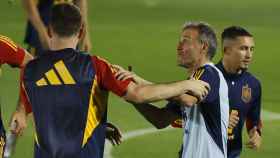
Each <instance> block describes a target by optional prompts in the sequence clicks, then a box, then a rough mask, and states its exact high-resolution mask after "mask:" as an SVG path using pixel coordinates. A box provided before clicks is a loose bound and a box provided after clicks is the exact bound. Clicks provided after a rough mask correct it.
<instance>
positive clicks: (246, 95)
mask: <svg viewBox="0 0 280 158" xmlns="http://www.w3.org/2000/svg"><path fill="white" fill-rule="evenodd" d="M251 98H252V90H251V88H249V86H248V84H246V85H245V86H243V87H242V96H241V99H242V100H243V101H244V102H245V103H249V102H250V101H251Z"/></svg>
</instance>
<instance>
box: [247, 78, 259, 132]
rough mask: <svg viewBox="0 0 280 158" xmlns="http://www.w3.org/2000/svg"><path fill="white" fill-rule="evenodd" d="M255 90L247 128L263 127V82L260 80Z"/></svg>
mask: <svg viewBox="0 0 280 158" xmlns="http://www.w3.org/2000/svg"><path fill="white" fill-rule="evenodd" d="M254 91H255V92H253V93H254V94H253V101H252V103H251V105H250V109H249V111H248V114H247V120H246V126H247V129H251V128H253V127H254V126H257V127H258V128H261V127H260V126H261V118H260V114H261V95H262V92H261V84H260V83H259V82H258V84H257V87H256V88H255V89H254Z"/></svg>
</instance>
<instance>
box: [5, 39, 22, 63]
mask: <svg viewBox="0 0 280 158" xmlns="http://www.w3.org/2000/svg"><path fill="white" fill-rule="evenodd" d="M24 55H25V51H24V49H22V48H20V47H18V46H17V45H16V44H15V43H14V42H13V41H12V40H10V39H9V38H8V37H5V36H1V35H0V64H9V65H12V66H17V67H20V66H21V65H22V62H23V59H24Z"/></svg>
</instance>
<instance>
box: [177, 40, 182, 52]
mask: <svg viewBox="0 0 280 158" xmlns="http://www.w3.org/2000/svg"><path fill="white" fill-rule="evenodd" d="M177 50H182V42H178V44H177Z"/></svg>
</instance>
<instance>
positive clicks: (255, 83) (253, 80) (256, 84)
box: [244, 71, 261, 88]
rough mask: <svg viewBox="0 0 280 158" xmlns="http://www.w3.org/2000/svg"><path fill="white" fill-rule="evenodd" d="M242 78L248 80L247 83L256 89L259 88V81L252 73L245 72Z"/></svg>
mask: <svg viewBox="0 0 280 158" xmlns="http://www.w3.org/2000/svg"><path fill="white" fill-rule="evenodd" d="M244 78H246V80H248V82H249V83H250V84H251V85H253V86H254V87H256V88H261V81H260V80H259V79H258V78H257V77H256V76H255V75H253V74H252V73H250V72H248V71H246V72H244Z"/></svg>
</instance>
